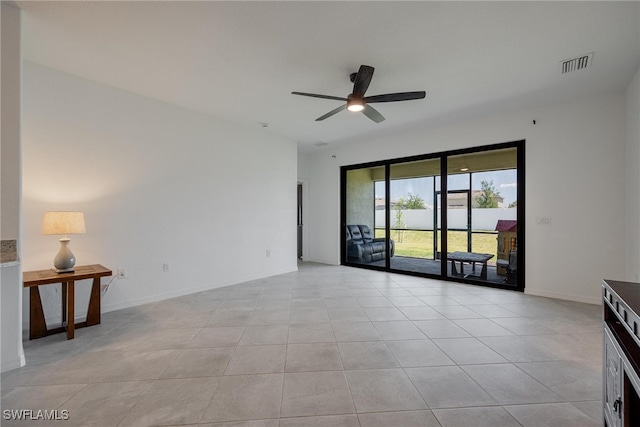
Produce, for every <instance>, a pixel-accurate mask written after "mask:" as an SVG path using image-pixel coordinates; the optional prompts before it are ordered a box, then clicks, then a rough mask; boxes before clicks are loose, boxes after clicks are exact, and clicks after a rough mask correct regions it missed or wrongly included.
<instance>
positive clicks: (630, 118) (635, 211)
mask: <svg viewBox="0 0 640 427" xmlns="http://www.w3.org/2000/svg"><path fill="white" fill-rule="evenodd" d="M626 100H627V152H626V157H625V158H626V165H625V166H626V180H625V184H626V196H627V205H626V221H625V223H626V232H627V240H626V244H627V251H626V254H627V257H626V277H625V279H626V280H629V281H634V282H638V281H640V69H638V72H637V73H636V76H635V77H634V79H633V81H632V82H631V84H630V85H629V87H628V89H627V93H626Z"/></svg>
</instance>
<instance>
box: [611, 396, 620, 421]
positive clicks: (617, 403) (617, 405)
mask: <svg viewBox="0 0 640 427" xmlns="http://www.w3.org/2000/svg"><path fill="white" fill-rule="evenodd" d="M613 410H614V411H616V412H617V413H618V418H622V400H621V399H620V398H619V397H618V398H617V399H616V401H615V402H613Z"/></svg>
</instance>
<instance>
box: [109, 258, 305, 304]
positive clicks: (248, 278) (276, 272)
mask: <svg viewBox="0 0 640 427" xmlns="http://www.w3.org/2000/svg"><path fill="white" fill-rule="evenodd" d="M295 271H298V266H297V265H296V266H291V267H287V268H283V269H280V270H273V271H270V272H268V273H265V274H257V275H252V276H243V277H237V278H235V279H231V280H227V281H224V282H220V283H215V284H208V285H202V286H197V287H193V288H186V289H180V290H178V291H175V292H166V293H162V294H157V295H153V296H148V297H144V298H137V299H133V300H128V301H123V302H120V303H117V304H109V305H103V306H102V313H108V312H110V311H116V310H122V309H124V308H130V307H136V306H139V305H143V304H149V303H152V302H158V301H164V300H167V299H171V298H177V297H181V296H185V295H191V294H196V293H198V292H205V291H210V290H213V289H219V288H224V287H226V286H233V285H237V284H240V283H244V282H250V281H252V280H260V279H265V278H267V277H273V276H278V275H280V274H287V273H293V272H295Z"/></svg>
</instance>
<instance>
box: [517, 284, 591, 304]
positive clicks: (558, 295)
mask: <svg viewBox="0 0 640 427" xmlns="http://www.w3.org/2000/svg"><path fill="white" fill-rule="evenodd" d="M524 293H525V294H526V295H533V296H537V297H546V298H554V299H561V300H565V301H574V302H582V303H586V304H596V305H601V304H602V300H601V299H600V298H588V297H581V296H577V295H570V294H563V293H558V292H549V291H545V290H541V289H531V288H529V287H527V288H525V289H524Z"/></svg>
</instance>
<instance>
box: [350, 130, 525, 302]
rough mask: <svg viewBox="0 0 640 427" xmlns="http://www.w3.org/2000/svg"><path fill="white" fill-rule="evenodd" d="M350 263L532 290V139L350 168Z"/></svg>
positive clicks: (364, 266) (378, 268)
mask: <svg viewBox="0 0 640 427" xmlns="http://www.w3.org/2000/svg"><path fill="white" fill-rule="evenodd" d="M341 200H342V203H341V224H342V228H343V230H342V236H343V238H342V244H341V260H342V263H343V264H345V265H353V266H357V267H363V268H371V269H377V270H386V271H392V272H399V273H407V274H412V275H420V276H425V277H437V278H442V279H446V280H454V281H459V282H466V283H473V284H483V285H489V286H495V287H503V288H509V289H517V290H523V289H524V281H523V278H524V274H523V272H524V252H525V247H524V141H517V142H510V143H505V144H496V145H492V146H486V147H476V148H473V149H467V150H457V151H451V152H444V153H434V154H426V155H423V156H415V157H411V158H402V159H392V160H385V161H380V162H373V163H367V164H359V165H351V166H344V167H342V168H341Z"/></svg>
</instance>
